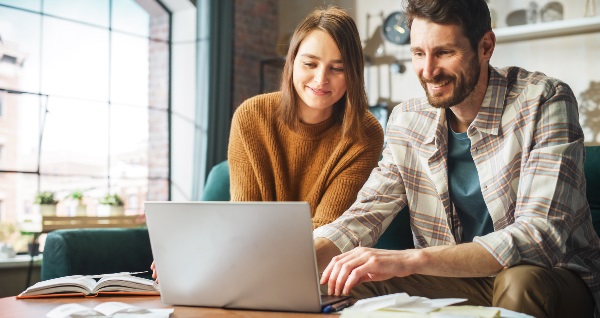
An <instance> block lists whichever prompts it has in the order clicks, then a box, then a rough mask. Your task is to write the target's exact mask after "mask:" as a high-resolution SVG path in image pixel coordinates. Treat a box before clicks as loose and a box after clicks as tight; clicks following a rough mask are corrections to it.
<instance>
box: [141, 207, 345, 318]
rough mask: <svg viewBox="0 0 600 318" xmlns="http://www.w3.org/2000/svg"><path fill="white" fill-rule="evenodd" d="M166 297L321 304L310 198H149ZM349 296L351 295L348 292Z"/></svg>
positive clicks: (172, 300)
mask: <svg viewBox="0 0 600 318" xmlns="http://www.w3.org/2000/svg"><path fill="white" fill-rule="evenodd" d="M145 213H146V222H147V226H148V232H149V234H150V244H151V247H152V254H153V256H154V262H155V264H156V269H157V271H158V279H159V284H160V291H161V300H162V302H163V303H165V304H170V305H185V306H202V307H222V308H236V309H254V310H273V311H296V312H321V311H322V309H323V308H324V307H325V306H327V305H330V304H332V303H334V302H337V301H340V300H343V299H344V298H340V297H331V296H324V299H325V300H323V301H322V299H321V295H320V290H319V280H318V273H317V266H316V257H315V252H314V247H313V239H312V222H311V217H310V206H309V205H308V203H306V202H170V201H169V202H145ZM346 298H348V297H346Z"/></svg>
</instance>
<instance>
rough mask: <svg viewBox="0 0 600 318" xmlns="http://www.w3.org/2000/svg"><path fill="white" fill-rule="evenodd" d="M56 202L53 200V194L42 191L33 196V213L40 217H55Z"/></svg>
mask: <svg viewBox="0 0 600 318" xmlns="http://www.w3.org/2000/svg"><path fill="white" fill-rule="evenodd" d="M57 203H58V201H56V199H55V198H54V192H52V191H43V192H39V193H38V194H37V195H36V196H35V200H34V201H33V211H34V212H35V213H38V214H41V215H42V216H54V215H56V204H57Z"/></svg>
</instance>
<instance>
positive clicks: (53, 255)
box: [41, 146, 600, 280]
mask: <svg viewBox="0 0 600 318" xmlns="http://www.w3.org/2000/svg"><path fill="white" fill-rule="evenodd" d="M585 175H586V179H587V198H588V201H589V203H590V207H591V209H592V220H593V223H594V229H595V230H596V233H599V235H600V146H595V147H586V161H585ZM229 198H230V197H229V166H228V165H227V162H226V161H224V162H221V163H219V164H218V165H216V166H215V167H213V168H212V169H211V171H210V173H209V175H208V178H207V180H206V186H205V192H204V194H203V197H202V198H201V199H202V200H203V201H228V200H229ZM408 218H409V216H408V213H403V212H401V213H400V214H399V215H398V217H396V219H394V220H393V221H392V223H391V224H390V226H389V227H388V228H387V230H386V231H385V232H384V233H383V235H382V236H381V238H380V239H379V241H378V242H377V244H376V245H375V246H376V247H378V248H385V249H405V248H412V247H413V246H414V245H413V240H412V233H411V231H410V227H409V225H408V224H409V222H408ZM151 261H152V251H151V250H150V241H149V239H148V231H147V230H146V229H143V228H140V229H77V230H58V231H54V232H51V233H49V234H48V237H47V238H46V245H45V248H44V257H43V261H42V273H41V279H42V280H45V279H50V278H55V277H60V276H66V275H75V274H87V275H90V274H103V273H112V272H122V271H136V272H137V271H145V270H148V268H149V266H150V263H151Z"/></svg>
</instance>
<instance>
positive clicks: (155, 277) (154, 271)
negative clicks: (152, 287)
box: [150, 261, 158, 284]
mask: <svg viewBox="0 0 600 318" xmlns="http://www.w3.org/2000/svg"><path fill="white" fill-rule="evenodd" d="M150 269H151V270H152V278H154V280H155V281H156V283H157V284H158V272H157V271H156V265H155V264H154V261H152V264H150Z"/></svg>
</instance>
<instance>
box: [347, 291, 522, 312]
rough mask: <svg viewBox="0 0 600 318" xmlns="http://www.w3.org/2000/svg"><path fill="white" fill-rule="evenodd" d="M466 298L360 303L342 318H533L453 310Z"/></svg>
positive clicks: (385, 299) (483, 309)
mask: <svg viewBox="0 0 600 318" xmlns="http://www.w3.org/2000/svg"><path fill="white" fill-rule="evenodd" d="M466 300H467V299H464V298H440V299H429V298H425V297H418V296H409V295H408V294H406V293H398V294H391V295H385V296H379V297H373V298H367V299H361V300H359V301H357V302H356V303H355V304H354V306H352V307H349V308H347V309H345V310H344V311H343V312H342V317H343V318H393V317H399V315H401V317H403V318H422V317H435V318H446V317H453V318H455V317H474V318H501V317H502V318H533V317H531V316H529V315H525V314H521V313H517V312H513V311H510V310H506V309H502V308H496V307H479V306H451V305H454V304H458V303H461V302H464V301H466Z"/></svg>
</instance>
